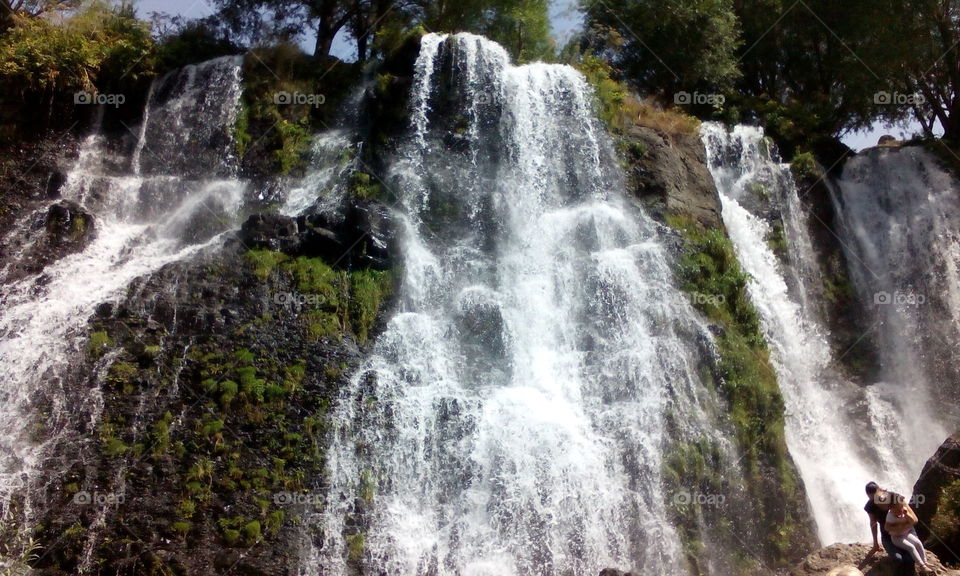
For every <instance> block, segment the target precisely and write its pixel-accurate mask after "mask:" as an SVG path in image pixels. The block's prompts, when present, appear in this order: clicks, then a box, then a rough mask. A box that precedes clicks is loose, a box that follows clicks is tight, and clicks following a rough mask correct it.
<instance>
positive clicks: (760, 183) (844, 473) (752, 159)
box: [701, 123, 942, 545]
mask: <svg viewBox="0 0 960 576" xmlns="http://www.w3.org/2000/svg"><path fill="white" fill-rule="evenodd" d="M701 133H702V137H703V142H704V144H705V146H706V149H707V159H708V163H709V168H710V172H711V174H712V175H713V178H714V181H715V182H716V184H717V188H718V191H719V192H720V198H721V201H722V206H723V221H724V224H725V225H726V227H727V230H728V232H729V235H730V239H731V240H732V241H733V244H734V248H735V250H736V253H737V258H738V260H739V261H740V263H741V265H742V266H743V268H744V269H745V270H746V272H747V273H748V274H749V275H750V283H749V286H748V289H749V292H750V298H751V300H752V301H753V303H754V305H755V306H756V308H757V310H758V312H759V313H760V316H761V321H762V326H763V330H764V333H765V337H766V339H767V342H768V344H769V346H770V349H771V359H772V360H773V364H774V367H775V369H776V372H777V380H778V382H779V384H780V391H781V393H782V395H783V398H784V403H785V406H786V440H787V446H788V448H789V450H790V455H791V457H792V458H793V460H794V462H795V463H796V465H797V468H798V470H799V471H800V475H801V477H802V478H803V482H804V485H805V487H806V491H807V498H808V502H809V506H810V509H811V511H812V514H813V517H814V520H815V521H816V524H817V530H818V536H819V538H820V541H821V542H822V543H823V544H824V545H829V544H832V543H834V542H838V541H845V542H855V541H863V540H866V539H867V538H868V537H869V535H868V530H867V523H866V516H865V514H864V513H863V511H862V508H863V504H864V502H865V498H866V496H865V495H864V492H863V486H864V485H865V484H866V483H867V482H868V481H870V480H872V479H874V478H881V477H884V475H886V476H885V477H886V478H889V479H890V481H891V487H894V486H895V487H896V488H897V489H898V490H901V491H902V490H905V491H907V492H909V490H910V486H909V485H904V484H902V482H903V481H905V480H906V479H908V478H915V477H916V474H917V473H919V468H914V467H913V464H911V465H910V466H904V464H903V462H902V461H898V460H896V459H892V458H885V457H883V451H884V449H885V448H886V447H887V444H886V442H885V439H884V438H883V428H882V427H879V428H878V427H877V424H878V423H877V422H876V421H875V419H873V418H869V417H865V416H864V411H863V410H861V409H859V408H858V405H860V404H862V403H863V402H864V401H865V398H869V396H870V391H869V390H868V391H867V392H866V393H865V392H864V391H863V390H861V388H860V387H859V386H857V385H856V384H854V383H851V382H849V381H847V380H845V379H844V378H843V377H841V376H840V375H839V374H837V373H836V372H835V371H834V370H832V369H831V364H832V363H833V362H834V360H835V359H834V358H833V357H832V352H831V349H830V346H829V344H828V343H827V339H826V337H827V331H826V329H825V328H824V326H823V323H822V320H821V318H820V315H819V312H818V310H817V307H816V306H815V305H814V304H812V303H811V301H812V300H813V298H812V294H811V292H812V291H811V290H810V289H809V288H808V287H807V284H808V283H809V282H810V281H811V280H815V277H814V276H812V274H813V273H812V272H811V271H812V270H814V269H815V268H816V266H815V264H816V256H815V254H814V253H813V248H812V242H811V240H810V238H809V234H808V232H807V222H806V220H805V218H804V215H803V213H802V207H801V205H800V198H799V197H798V193H797V189H796V186H795V184H794V182H793V177H792V175H791V173H790V168H789V166H788V165H786V164H782V163H780V161H779V159H778V158H777V157H776V154H775V152H772V151H771V146H772V145H771V144H770V143H769V142H768V141H767V139H766V138H765V137H764V134H763V131H762V129H760V128H752V127H747V126H737V127H736V128H734V129H733V130H732V131H729V132H728V131H727V130H726V128H724V127H723V126H722V125H720V124H715V123H705V124H704V125H703V127H702V130H701ZM779 230H782V235H783V236H782V238H783V239H784V240H785V241H786V245H787V252H788V261H787V262H784V261H782V260H781V259H779V258H778V256H777V255H776V254H775V251H774V248H773V247H771V243H772V242H771V241H773V242H776V237H775V235H777V234H780V232H779ZM940 440H942V438H941V439H940ZM940 440H937V444H939V442H940ZM921 453H922V454H923V455H927V454H930V453H932V449H931V450H927V449H926V446H924V447H923V449H922V450H921ZM924 458H926V456H924Z"/></svg>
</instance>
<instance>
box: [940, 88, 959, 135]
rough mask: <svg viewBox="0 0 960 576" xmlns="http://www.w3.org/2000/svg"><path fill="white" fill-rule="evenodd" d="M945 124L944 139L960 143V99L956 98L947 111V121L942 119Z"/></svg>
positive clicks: (941, 121)
mask: <svg viewBox="0 0 960 576" xmlns="http://www.w3.org/2000/svg"><path fill="white" fill-rule="evenodd" d="M940 123H941V124H943V138H944V140H950V141H951V142H960V98H958V97H954V99H953V101H952V102H951V103H950V107H949V108H948V109H947V114H946V120H943V119H941V120H940Z"/></svg>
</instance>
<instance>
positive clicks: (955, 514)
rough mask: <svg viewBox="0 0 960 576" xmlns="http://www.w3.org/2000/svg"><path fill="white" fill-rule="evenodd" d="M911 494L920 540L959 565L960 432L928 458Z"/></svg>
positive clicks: (952, 562) (941, 555)
mask: <svg viewBox="0 0 960 576" xmlns="http://www.w3.org/2000/svg"><path fill="white" fill-rule="evenodd" d="M913 495H914V498H915V499H916V500H917V505H916V509H917V517H918V518H919V519H920V523H919V524H917V534H918V535H919V536H920V539H921V540H923V542H924V544H925V545H926V546H927V547H928V548H929V549H931V550H933V551H934V552H936V553H937V554H938V555H939V556H940V557H941V558H943V561H944V562H947V563H948V564H960V434H954V435H953V437H952V438H947V439H946V441H944V443H943V444H942V445H941V446H940V448H939V449H938V450H937V453H936V454H934V455H933V457H932V458H930V460H927V464H926V465H925V466H924V467H923V472H921V473H920V479H919V480H917V483H916V484H914V486H913ZM921 497H922V498H921Z"/></svg>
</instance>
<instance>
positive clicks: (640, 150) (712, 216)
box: [621, 126, 723, 229]
mask: <svg viewBox="0 0 960 576" xmlns="http://www.w3.org/2000/svg"><path fill="white" fill-rule="evenodd" d="M621 139H622V142H623V144H624V145H625V146H624V155H625V156H626V160H627V162H628V163H629V166H630V167H629V168H628V171H627V174H628V176H629V178H630V188H631V191H632V192H633V194H634V195H636V197H637V198H639V199H640V200H641V201H642V202H643V204H644V205H645V207H646V208H647V210H648V211H649V213H650V214H651V215H652V216H653V217H654V218H657V219H658V220H661V221H662V220H663V219H664V218H665V217H666V216H689V217H691V218H693V219H694V220H696V221H698V222H700V223H701V224H703V225H704V226H705V227H706V228H720V229H722V228H723V220H722V218H721V217H720V196H719V194H718V193H717V189H716V186H715V185H714V183H713V178H712V177H711V176H710V172H709V170H707V159H706V151H705V150H704V148H703V143H702V142H701V141H700V138H699V136H697V135H696V134H684V133H678V134H664V133H663V132H661V131H659V130H655V129H653V128H648V127H645V126H631V127H630V128H628V129H627V131H626V133H625V134H624V135H623V136H622V137H621Z"/></svg>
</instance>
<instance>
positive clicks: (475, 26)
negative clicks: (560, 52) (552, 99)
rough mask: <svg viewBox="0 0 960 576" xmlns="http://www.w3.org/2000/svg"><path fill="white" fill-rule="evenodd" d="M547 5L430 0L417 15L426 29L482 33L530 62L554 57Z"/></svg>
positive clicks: (542, 1)
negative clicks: (437, 0) (419, 14)
mask: <svg viewBox="0 0 960 576" xmlns="http://www.w3.org/2000/svg"><path fill="white" fill-rule="evenodd" d="M548 8H549V5H548V2H547V1H546V0H459V1H458V2H430V3H424V11H423V14H422V15H421V16H420V17H421V22H422V24H423V25H424V26H425V27H426V28H427V29H429V30H444V31H451V32H453V31H463V32H473V33H476V34H481V35H484V36H487V37H488V38H490V39H492V40H494V41H496V42H499V43H500V44H502V45H503V46H504V47H505V48H506V49H507V50H508V51H509V52H510V53H511V54H512V55H513V57H514V58H516V59H518V60H519V61H530V60H537V59H550V58H551V57H552V56H553V53H554V47H553V43H552V41H551V39H550V19H549V15H548Z"/></svg>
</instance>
